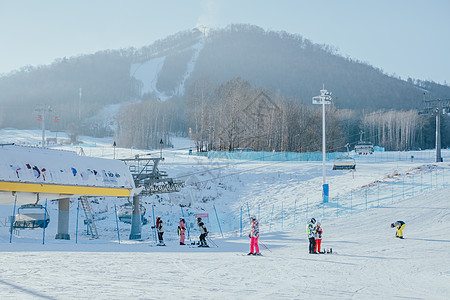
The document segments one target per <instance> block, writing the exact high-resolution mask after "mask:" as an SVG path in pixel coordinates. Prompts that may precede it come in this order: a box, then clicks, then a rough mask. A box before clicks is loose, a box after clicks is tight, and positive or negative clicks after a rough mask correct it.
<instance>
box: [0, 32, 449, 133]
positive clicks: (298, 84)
mask: <svg viewBox="0 0 450 300" xmlns="http://www.w3.org/2000/svg"><path fill="white" fill-rule="evenodd" d="M237 77H239V78H241V79H242V80H245V81H248V82H249V83H250V84H252V85H253V86H255V87H261V88H264V89H266V90H270V91H272V92H273V93H279V94H280V95H282V96H284V97H293V98H296V99H301V100H302V101H303V102H304V103H305V104H307V105H309V104H310V102H311V97H312V96H316V95H317V94H318V91H319V89H320V88H321V87H322V84H325V86H326V88H327V89H328V90H330V91H332V92H333V95H334V96H335V105H336V107H338V108H351V109H357V110H361V109H365V110H375V109H411V108H420V107H421V106H422V104H421V101H422V99H423V97H424V93H426V97H427V98H439V97H440V98H446V97H448V95H449V94H450V87H448V86H443V85H439V84H436V83H433V82H425V81H420V80H413V79H410V78H409V79H408V80H401V79H399V78H395V77H392V76H389V75H387V74H385V73H384V72H383V71H382V70H380V69H377V68H376V66H370V65H367V64H365V63H362V62H359V61H358V60H357V58H344V57H342V56H340V55H339V54H338V53H337V51H336V50H335V49H334V48H333V47H332V46H329V45H317V44H313V43H311V42H310V41H309V40H307V39H305V38H303V37H302V36H300V35H293V34H289V33H286V32H273V31H264V30H262V29H261V28H258V27H256V26H251V25H231V26H229V27H227V28H224V29H217V30H210V29H205V28H200V29H194V30H188V31H185V32H180V33H177V34H175V35H173V36H170V37H168V38H166V39H164V40H159V41H157V42H155V43H153V44H152V45H150V46H148V47H143V48H141V49H135V48H129V49H121V50H105V51H102V52H98V53H95V54H92V55H85V56H79V57H70V58H62V59H57V60H55V62H54V63H53V64H51V65H48V66H37V67H27V68H24V69H21V70H17V71H15V72H12V73H10V74H6V75H4V76H2V77H0V90H1V91H2V93H1V95H0V103H1V104H2V106H1V109H0V127H15V128H31V127H34V126H36V125H38V123H36V121H35V117H36V113H35V112H34V110H35V108H36V106H37V105H38V104H45V105H47V106H51V107H52V109H53V111H54V112H55V114H57V115H58V116H59V119H60V123H59V125H58V126H59V130H61V129H63V130H67V129H68V128H70V127H76V126H80V124H81V125H82V126H84V127H85V129H84V132H85V133H91V134H92V133H93V132H94V129H93V128H99V127H104V125H103V124H93V123H95V122H93V121H92V120H90V121H89V119H90V118H92V117H95V116H96V114H97V113H98V112H99V111H100V110H101V109H102V108H103V107H105V106H107V105H112V104H119V103H130V102H136V101H145V100H148V99H159V100H165V99H170V98H172V97H177V98H181V99H183V98H185V91H186V90H188V89H189V87H191V86H193V85H194V84H195V83H196V82H198V80H202V79H204V78H208V80H209V81H210V82H211V84H213V85H214V86H215V87H216V86H219V85H220V84H224V83H225V82H227V81H229V80H231V79H234V78H237ZM80 88H81V89H82V96H81V97H80V95H79V89H80ZM12 112H14V113H12ZM74 112H76V113H74ZM79 115H80V116H81V117H79ZM108 121H109V122H114V120H108ZM109 122H107V123H109ZM87 127H90V128H91V131H90V132H89V131H88V130H86V128H87ZM102 129H104V128H102Z"/></svg>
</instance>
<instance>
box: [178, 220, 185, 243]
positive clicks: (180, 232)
mask: <svg viewBox="0 0 450 300" xmlns="http://www.w3.org/2000/svg"><path fill="white" fill-rule="evenodd" d="M185 231H186V223H185V222H184V218H180V223H179V225H178V235H179V236H180V245H185V243H184V239H185V234H184V233H185Z"/></svg>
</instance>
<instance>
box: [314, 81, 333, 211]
mask: <svg viewBox="0 0 450 300" xmlns="http://www.w3.org/2000/svg"><path fill="white" fill-rule="evenodd" d="M312 103H313V104H322V176H323V185H322V188H323V192H322V196H323V203H327V202H328V192H329V190H328V184H327V181H326V172H325V160H326V151H327V150H326V140H325V104H331V92H328V91H327V90H326V89H325V85H324V86H323V88H322V89H321V90H320V95H319V96H315V97H313V98H312Z"/></svg>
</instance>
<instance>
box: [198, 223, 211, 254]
mask: <svg viewBox="0 0 450 300" xmlns="http://www.w3.org/2000/svg"><path fill="white" fill-rule="evenodd" d="M197 225H198V227H199V229H200V245H198V246H199V247H209V246H208V244H206V236H207V235H208V229H206V225H205V223H203V221H202V218H197Z"/></svg>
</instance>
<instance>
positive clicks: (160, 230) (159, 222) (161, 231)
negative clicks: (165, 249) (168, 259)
mask: <svg viewBox="0 0 450 300" xmlns="http://www.w3.org/2000/svg"><path fill="white" fill-rule="evenodd" d="M152 228H153V229H155V228H156V231H157V232H158V240H159V246H165V244H164V240H163V234H164V226H163V221H162V220H161V217H156V226H152Z"/></svg>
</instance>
